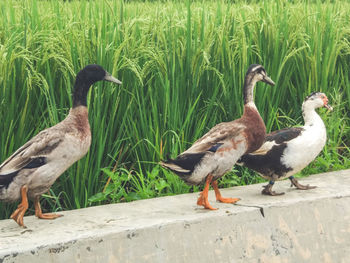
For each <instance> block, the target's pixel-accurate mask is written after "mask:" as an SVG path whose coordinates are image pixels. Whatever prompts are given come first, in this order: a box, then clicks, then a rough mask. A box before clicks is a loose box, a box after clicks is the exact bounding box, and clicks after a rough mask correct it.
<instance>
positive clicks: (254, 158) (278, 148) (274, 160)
mask: <svg viewBox="0 0 350 263" xmlns="http://www.w3.org/2000/svg"><path fill="white" fill-rule="evenodd" d="M286 147H287V144H285V143H283V144H280V145H275V146H273V147H272V148H271V150H270V151H268V152H267V153H266V154H264V155H258V154H257V155H253V154H246V155H243V156H242V157H241V158H240V160H239V161H238V162H239V163H242V164H243V165H244V166H245V167H248V168H250V169H252V170H254V171H256V172H258V173H260V174H263V175H265V176H272V175H273V174H276V175H278V177H281V176H283V175H284V174H285V173H287V172H289V171H291V170H292V168H290V167H286V166H285V165H284V164H282V163H281V157H282V155H283V152H284V150H285V149H286Z"/></svg>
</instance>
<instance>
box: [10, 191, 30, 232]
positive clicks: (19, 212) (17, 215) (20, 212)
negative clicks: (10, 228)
mask: <svg viewBox="0 0 350 263" xmlns="http://www.w3.org/2000/svg"><path fill="white" fill-rule="evenodd" d="M27 191H28V187H27V186H26V185H25V186H22V187H21V196H22V202H21V203H20V204H19V205H18V207H17V209H16V210H15V211H14V212H13V213H12V215H11V216H10V218H11V219H13V220H15V221H16V223H17V224H18V225H19V226H21V227H26V226H25V225H24V223H23V217H24V214H25V212H26V211H27V209H28V198H27Z"/></svg>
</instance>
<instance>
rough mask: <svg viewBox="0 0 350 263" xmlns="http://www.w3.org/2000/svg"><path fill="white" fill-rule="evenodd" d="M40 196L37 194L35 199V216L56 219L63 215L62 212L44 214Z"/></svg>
mask: <svg viewBox="0 0 350 263" xmlns="http://www.w3.org/2000/svg"><path fill="white" fill-rule="evenodd" d="M39 199H40V196H36V197H35V200H34V207H35V216H36V217H38V218H41V219H55V218H57V217H60V216H63V215H60V214H43V212H42V211H41V206H40V201H39Z"/></svg>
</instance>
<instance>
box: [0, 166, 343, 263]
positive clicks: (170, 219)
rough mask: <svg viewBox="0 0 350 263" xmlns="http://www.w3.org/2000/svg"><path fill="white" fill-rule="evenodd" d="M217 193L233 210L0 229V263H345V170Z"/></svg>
mask: <svg viewBox="0 0 350 263" xmlns="http://www.w3.org/2000/svg"><path fill="white" fill-rule="evenodd" d="M300 182H301V183H303V184H310V185H317V186H318V188H316V189H312V190H308V191H302V190H296V189H295V188H290V183H289V181H283V182H277V183H276V184H275V186H274V190H276V191H284V192H286V194H285V195H284V196H275V197H272V196H263V195H261V194H260V191H261V190H262V187H261V185H259V184H258V185H250V186H244V187H234V188H230V189H224V190H222V194H223V196H225V197H240V198H242V200H241V201H240V202H239V203H238V204H237V205H232V204H221V203H216V202H215V199H214V198H215V197H214V193H213V192H210V193H209V196H210V201H211V204H212V205H213V206H214V207H218V208H219V210H216V211H209V210H204V209H202V208H200V207H197V206H196V200H197V196H198V194H197V193H195V194H185V195H179V196H171V197H163V198H155V199H149V200H142V201H136V202H132V203H122V204H114V205H105V206H100V207H92V208H87V209H79V210H74V211H66V212H63V214H64V217H61V218H58V219H56V220H54V221H48V220H39V219H37V218H35V217H34V216H28V217H25V224H26V225H27V227H28V228H26V229H23V228H20V227H18V226H17V224H16V223H15V222H14V221H13V220H3V221H0V263H2V262H45V263H48V262H84V263H85V262H123V263H124V262H138V263H139V262H152V263H153V262H162V263H163V262H172V263H173V262H191V263H192V262H201V263H203V262H225V263H226V262H269V263H271V262H272V263H273V262H298V263H299V262H327V263H329V262H336V263H339V262H344V263H345V262H350V256H349V255H350V170H345V171H339V172H332V173H325V174H319V175H313V176H309V177H308V178H303V179H301V180H300Z"/></svg>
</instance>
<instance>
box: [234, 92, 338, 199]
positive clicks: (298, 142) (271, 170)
mask: <svg viewBox="0 0 350 263" xmlns="http://www.w3.org/2000/svg"><path fill="white" fill-rule="evenodd" d="M321 107H325V108H327V109H328V110H333V108H332V106H330V105H329V104H328V98H327V96H326V94H324V93H322V92H312V93H311V94H310V95H309V96H307V97H306V98H305V100H304V102H303V104H302V114H303V119H304V126H302V127H290V128H284V129H281V130H277V131H274V132H271V133H269V134H267V136H266V138H265V142H264V144H263V145H262V146H261V147H260V148H259V149H258V150H256V151H255V152H252V153H248V154H245V155H243V156H242V157H241V158H240V159H239V160H238V162H237V163H238V164H239V165H242V166H245V167H248V168H250V169H252V170H254V171H256V172H257V173H258V174H259V175H260V176H261V177H263V178H265V179H267V180H269V183H268V184H267V185H265V186H264V189H263V190H262V192H261V193H262V194H264V195H272V196H275V195H283V194H284V192H281V193H277V192H275V191H273V190H272V187H273V185H274V183H275V181H277V180H283V179H285V178H289V180H290V181H291V186H295V187H296V188H297V189H300V190H309V189H314V188H316V186H310V185H302V184H300V183H299V182H298V180H297V179H296V178H295V177H294V175H295V174H296V173H298V172H300V171H301V170H302V169H304V168H305V167H306V166H308V165H309V164H310V163H311V162H312V161H313V160H314V159H315V158H316V157H317V156H318V154H319V153H320V152H321V151H322V149H323V147H324V146H325V144H326V140H327V134H326V127H325V125H324V123H323V121H322V119H321V117H320V116H319V115H318V114H317V112H316V109H318V108H321Z"/></svg>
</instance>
